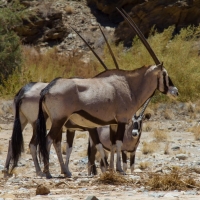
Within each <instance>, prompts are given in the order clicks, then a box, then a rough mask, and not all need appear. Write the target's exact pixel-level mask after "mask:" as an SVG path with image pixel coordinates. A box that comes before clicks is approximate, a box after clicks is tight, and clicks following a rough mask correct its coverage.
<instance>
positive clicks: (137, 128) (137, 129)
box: [132, 115, 143, 137]
mask: <svg viewBox="0 0 200 200" xmlns="http://www.w3.org/2000/svg"><path fill="white" fill-rule="evenodd" d="M142 118H143V117H142V116H136V115H134V116H133V118H132V123H133V124H132V136H133V137H138V136H139V134H140V133H141V131H142Z"/></svg>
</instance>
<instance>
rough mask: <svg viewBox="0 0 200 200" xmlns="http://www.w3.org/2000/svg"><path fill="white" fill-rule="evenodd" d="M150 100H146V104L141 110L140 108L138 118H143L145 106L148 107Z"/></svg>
mask: <svg viewBox="0 0 200 200" xmlns="http://www.w3.org/2000/svg"><path fill="white" fill-rule="evenodd" d="M150 100H151V97H150V98H148V99H147V100H146V102H145V103H144V105H143V108H142V111H141V112H140V114H139V116H143V114H144V111H145V110H146V108H147V106H148V104H149V102H150Z"/></svg>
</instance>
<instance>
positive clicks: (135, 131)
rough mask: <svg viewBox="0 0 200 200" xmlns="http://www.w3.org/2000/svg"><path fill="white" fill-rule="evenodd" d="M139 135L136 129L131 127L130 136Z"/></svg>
mask: <svg viewBox="0 0 200 200" xmlns="http://www.w3.org/2000/svg"><path fill="white" fill-rule="evenodd" d="M138 135H139V132H138V129H133V130H132V136H133V137H137V136H138Z"/></svg>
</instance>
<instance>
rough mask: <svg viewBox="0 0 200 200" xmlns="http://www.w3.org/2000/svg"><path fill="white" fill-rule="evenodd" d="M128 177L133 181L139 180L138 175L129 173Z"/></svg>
mask: <svg viewBox="0 0 200 200" xmlns="http://www.w3.org/2000/svg"><path fill="white" fill-rule="evenodd" d="M129 178H131V179H133V180H134V181H139V180H140V176H134V175H129Z"/></svg>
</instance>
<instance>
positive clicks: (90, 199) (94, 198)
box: [85, 196, 98, 200]
mask: <svg viewBox="0 0 200 200" xmlns="http://www.w3.org/2000/svg"><path fill="white" fill-rule="evenodd" d="M85 200H98V199H97V198H96V197H95V196H88V197H87V198H86V199H85Z"/></svg>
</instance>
